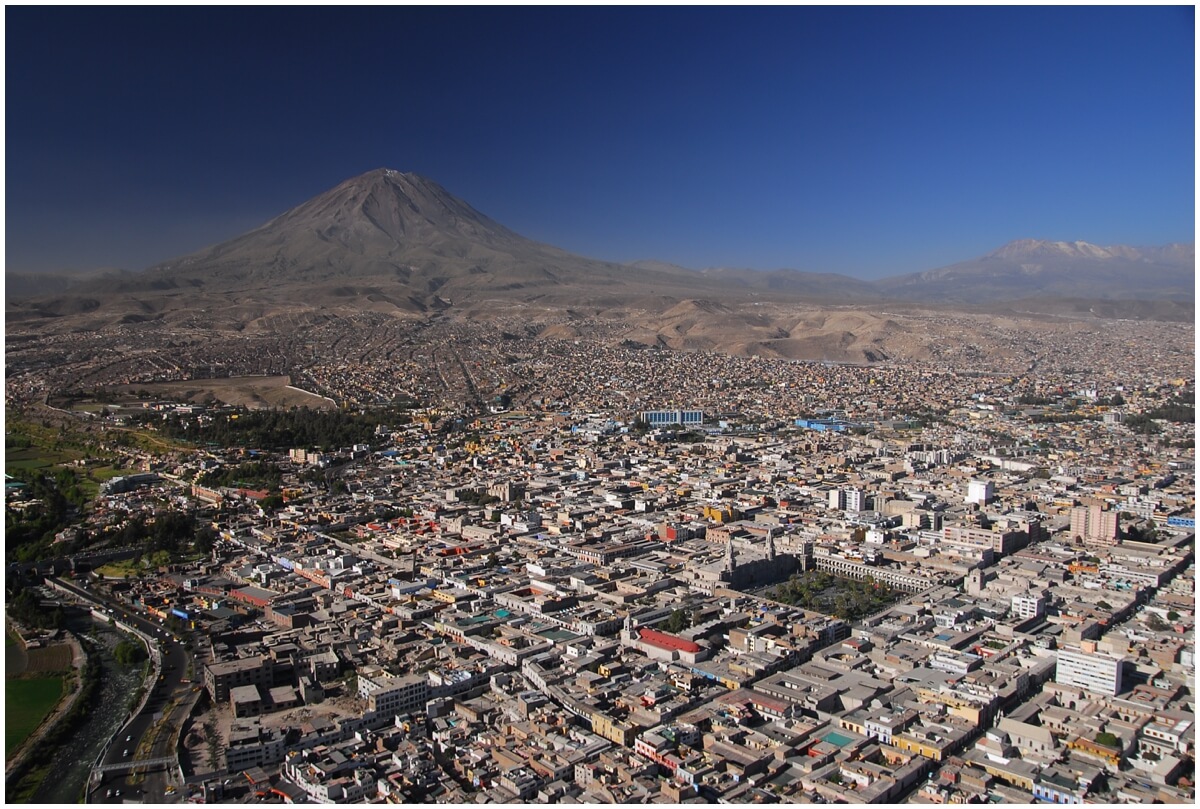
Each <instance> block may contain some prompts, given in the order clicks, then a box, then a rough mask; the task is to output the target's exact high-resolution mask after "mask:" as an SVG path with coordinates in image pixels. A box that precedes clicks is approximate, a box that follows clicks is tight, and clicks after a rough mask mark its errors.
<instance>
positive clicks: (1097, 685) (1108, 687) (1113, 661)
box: [1054, 649, 1124, 696]
mask: <svg viewBox="0 0 1200 809" xmlns="http://www.w3.org/2000/svg"><path fill="white" fill-rule="evenodd" d="M1123 668H1124V658H1122V657H1110V656H1109V655H1106V654H1102V653H1100V652H1096V651H1088V652H1083V651H1071V650H1068V649H1060V650H1059V652H1058V666H1057V669H1056V671H1055V675H1054V679H1055V681H1056V682H1058V683H1060V684H1061V685H1073V686H1076V687H1078V688H1086V689H1087V690H1088V691H1094V692H1096V693H1098V694H1107V695H1108V696H1116V695H1117V694H1120V693H1121V690H1122V686H1123V685H1124V682H1123V675H1124V672H1123Z"/></svg>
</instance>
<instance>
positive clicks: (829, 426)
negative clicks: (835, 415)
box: [796, 419, 851, 433]
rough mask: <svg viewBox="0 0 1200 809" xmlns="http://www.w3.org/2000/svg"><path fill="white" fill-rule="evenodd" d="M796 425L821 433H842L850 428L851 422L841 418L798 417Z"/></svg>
mask: <svg viewBox="0 0 1200 809" xmlns="http://www.w3.org/2000/svg"><path fill="white" fill-rule="evenodd" d="M796 426H797V427H803V428H805V429H806V430H816V431H817V432H819V433H824V432H835V433H840V432H844V431H846V430H848V429H850V427H851V424H850V422H848V421H842V420H841V419H796Z"/></svg>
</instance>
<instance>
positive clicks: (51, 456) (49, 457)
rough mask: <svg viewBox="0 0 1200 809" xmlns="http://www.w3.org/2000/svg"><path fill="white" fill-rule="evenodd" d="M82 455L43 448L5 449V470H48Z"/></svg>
mask: <svg viewBox="0 0 1200 809" xmlns="http://www.w3.org/2000/svg"><path fill="white" fill-rule="evenodd" d="M82 457H83V455H82V454H81V453H78V452H70V451H69V450H52V449H47V448H45V447H26V448H24V449H7V450H5V452H4V468H5V470H9V471H11V470H14V469H48V468H49V467H51V466H57V465H58V464H61V463H68V462H70V461H73V460H75V459H76V458H82Z"/></svg>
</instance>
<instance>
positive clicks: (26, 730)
mask: <svg viewBox="0 0 1200 809" xmlns="http://www.w3.org/2000/svg"><path fill="white" fill-rule="evenodd" d="M62 695H63V678H62V677H39V678H37V679H33V680H5V681H4V752H5V757H6V758H7V756H8V754H9V753H11V752H12V751H14V750H16V749H17V747H18V746H19V745H20V744H21V743H22V742H23V741H25V740H26V739H28V738H29V736H30V734H32V733H33V732H34V731H35V730H37V727H38V725H40V724H41V723H42V720H43V719H45V718H46V716H47V714H49V713H50V711H52V710H53V709H54V706H55V705H57V704H58V701H59V700H60V699H62Z"/></svg>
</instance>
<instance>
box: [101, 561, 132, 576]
mask: <svg viewBox="0 0 1200 809" xmlns="http://www.w3.org/2000/svg"><path fill="white" fill-rule="evenodd" d="M96 572H97V573H98V574H100V575H101V576H106V577H108V578H117V579H123V578H125V576H126V575H131V576H135V577H136V576H140V575H141V574H142V563H141V562H139V561H138V560H137V559H126V560H125V561H123V562H109V563H108V564H107V565H103V566H102V567H98V568H96Z"/></svg>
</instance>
